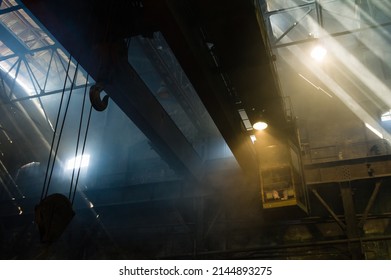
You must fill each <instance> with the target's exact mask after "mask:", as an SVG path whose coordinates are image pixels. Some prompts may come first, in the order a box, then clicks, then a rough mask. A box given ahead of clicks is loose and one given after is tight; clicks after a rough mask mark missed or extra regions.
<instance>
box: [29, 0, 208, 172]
mask: <svg viewBox="0 0 391 280" xmlns="http://www.w3.org/2000/svg"><path fill="white" fill-rule="evenodd" d="M50 2H51V1H46V0H42V1H24V4H25V5H26V6H27V8H28V9H29V10H30V11H31V12H32V13H33V14H34V15H35V16H36V17H37V18H38V19H39V20H40V21H41V22H42V23H43V24H44V25H45V26H46V28H47V29H48V30H49V31H50V32H51V33H52V34H53V35H54V37H56V39H57V40H58V41H59V42H60V43H61V44H62V45H63V46H64V48H65V49H66V50H67V51H68V52H69V53H70V54H71V55H72V56H73V57H74V58H75V59H76V60H77V61H78V62H79V63H80V65H82V66H83V68H84V69H85V70H86V71H87V72H88V73H89V74H90V76H92V77H93V78H94V79H95V80H96V81H100V82H102V81H103V82H104V84H105V88H104V90H105V92H106V93H107V94H108V95H109V96H110V98H111V99H112V100H113V101H114V102H115V103H116V104H117V105H118V106H119V107H120V109H121V110H122V111H123V112H124V113H125V114H127V115H128V117H129V118H130V119H131V120H132V121H133V122H134V123H135V124H136V125H137V126H138V127H139V129H140V130H141V131H143V133H144V134H145V135H146V136H147V137H148V138H149V139H150V140H151V141H152V142H153V143H154V146H155V147H157V152H158V153H159V154H160V155H161V156H162V158H163V159H164V160H166V161H167V162H168V163H169V164H170V165H171V166H172V167H173V168H174V169H176V170H178V171H180V172H181V173H184V174H187V175H190V176H191V177H193V178H196V179H198V178H200V177H201V175H202V162H201V159H200V158H199V156H198V154H197V153H196V152H195V150H194V149H193V147H192V146H191V144H190V143H189V142H188V140H187V139H186V137H185V136H184V135H183V134H182V133H181V131H180V130H179V129H178V127H177V126H176V125H175V123H174V122H173V121H172V119H171V118H170V117H169V115H168V114H167V112H166V111H165V110H164V109H163V107H162V106H161V105H160V103H159V102H158V101H157V100H156V99H155V98H154V96H153V95H152V93H151V92H150V90H149V89H148V87H147V86H146V85H145V83H144V82H143V81H142V79H141V78H140V77H139V75H138V74H137V72H136V71H135V70H134V69H133V68H132V67H131V65H129V63H128V61H127V55H126V53H125V54H124V55H123V56H119V55H118V52H122V51H123V50H122V49H121V47H122V46H121V45H120V43H121V42H123V40H121V38H118V37H115V36H117V35H118V36H120V35H122V34H118V32H120V30H118V28H119V26H116V25H115V24H114V23H113V24H112V25H110V27H111V29H109V30H108V31H107V28H104V26H102V25H103V24H104V22H102V21H101V18H99V13H101V12H107V11H103V10H97V11H95V12H96V14H94V13H92V12H91V11H93V10H94V8H96V9H101V8H103V7H101V6H98V7H88V6H80V7H78V5H76V2H77V1H73V2H72V3H70V2H69V1H60V2H58V3H55V4H53V3H50ZM121 3H122V2H121ZM122 4H124V3H122ZM96 5H99V3H96ZM113 5H114V4H113ZM111 8H112V9H114V7H111ZM88 12H90V14H89V15H90V18H89V17H88V16H86V13H88ZM116 12H118V13H125V12H126V11H123V10H121V9H119V10H116ZM121 15H122V14H121ZM87 18H89V20H90V21H88V19H87ZM113 20H114V21H115V20H117V19H113ZM69 22H72V26H70V24H68V23H69ZM95 23H96V24H95ZM100 24H102V25H100ZM108 26H109V23H107V26H106V27H108ZM115 28H117V29H115ZM75 30H77V31H75ZM107 34H109V35H108V36H106V35H107Z"/></svg>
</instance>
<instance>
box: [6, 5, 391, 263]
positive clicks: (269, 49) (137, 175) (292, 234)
mask: <svg viewBox="0 0 391 280" xmlns="http://www.w3.org/2000/svg"><path fill="white" fill-rule="evenodd" d="M0 4H1V5H0V23H1V24H0V34H1V37H0V70H1V71H0V74H1V76H0V81H1V83H0V97H1V98H0V160H1V161H0V163H1V165H0V175H1V176H0V179H1V181H0V185H1V191H0V199H1V205H0V217H1V220H0V242H1V244H0V246H1V247H0V248H1V250H0V252H1V253H0V256H1V258H3V259H140V258H141V259H164V258H169V259H173V258H175V259H193V258H194V259H208V258H214V259H215V258H224V259H251V258H256V259H389V258H391V253H390V252H391V251H390V250H391V247H390V245H391V243H390V241H389V240H390V238H391V224H390V217H391V216H390V214H391V209H390V208H391V205H390V203H389V202H388V201H389V200H390V199H389V198H390V196H391V193H390V191H389V189H388V184H389V175H390V174H391V170H390V169H391V162H390V156H389V155H390V146H389V141H390V139H391V138H390V136H389V133H390V128H391V126H390V124H389V122H387V120H389V119H391V118H390V108H391V104H390V103H391V101H390V100H391V99H390V87H391V84H390V83H391V76H390V75H389V73H390V69H391V53H390V51H389V48H388V47H387V46H388V44H389V41H390V28H391V27H390V25H391V5H390V4H389V3H388V2H387V1H382V0H373V1H370V0H360V1H358V0H349V1H341V0H309V1H305V0H289V1H288V0H275V1H266V0H259V1H242V0H237V1H234V0H232V1H221V0H215V1H207V0H197V1H196V0H188V1H157V0H144V1H136V0H133V1H131V0H127V1H125V0H122V1H112V2H111V3H108V2H101V1H75V0H74V1H46V0H34V1H29V0H26V1H19V0H3V1H0ZM315 48H317V49H316V50H317V51H316V52H314V49H315ZM95 85H99V86H102V88H103V92H102V93H101V97H103V96H104V95H108V96H109V101H108V106H107V108H105V109H103V110H101V111H97V110H95V109H93V107H92V106H91V103H90V99H89V98H88V95H89V93H90V91H91V90H90V89H91V88H93V86H95ZM99 93H100V92H99ZM260 116H261V117H264V118H265V119H266V120H267V121H268V125H269V126H268V128H267V129H266V130H265V131H262V132H257V131H256V130H255V129H253V127H252V125H253V124H254V121H255V119H256V118H257V117H260ZM72 158H73V161H72ZM75 159H76V160H75ZM77 159H79V160H77ZM275 163H277V165H278V168H277V169H276V167H275V165H273V164H275ZM287 168H288V169H287ZM276 170H279V172H282V170H290V171H288V173H289V178H291V179H292V180H293V181H294V183H295V184H294V185H295V189H294V191H292V193H293V194H294V199H293V198H292V196H291V192H288V191H287V192H285V193H284V194H282V192H281V193H280V195H281V197H278V195H277V196H275V193H272V192H271V191H268V190H267V187H268V186H269V185H271V184H269V183H268V180H269V179H270V178H271V177H272V176H274V175H273V174H275V173H276ZM273 172H274V173H273ZM268 184H269V185H268ZM296 186H298V187H300V189H299V188H296ZM53 193H60V194H63V195H65V196H66V197H68V198H69V201H70V202H71V203H72V207H73V210H74V213H75V216H74V217H73V218H72V220H71V222H70V223H69V224H68V225H67V226H66V228H65V229H64V232H63V233H62V234H61V236H60V237H59V239H56V240H55V241H52V242H43V240H42V235H41V236H40V232H39V229H38V226H37V224H39V222H38V221H37V210H35V209H36V208H35V207H36V205H38V204H39V203H40V202H42V201H43V199H44V198H46V197H47V196H48V195H50V194H53ZM288 195H289V196H288ZM276 199H278V201H276ZM41 233H42V232H41Z"/></svg>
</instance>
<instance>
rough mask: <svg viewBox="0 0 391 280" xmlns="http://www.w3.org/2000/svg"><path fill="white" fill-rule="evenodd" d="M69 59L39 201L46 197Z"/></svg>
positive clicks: (70, 58)
mask: <svg viewBox="0 0 391 280" xmlns="http://www.w3.org/2000/svg"><path fill="white" fill-rule="evenodd" d="M71 61H72V56H69V60H68V66H67V70H66V73H65V79H64V86H63V88H62V93H61V100H60V105H59V108H58V113H57V118H56V124H55V126H54V132H53V137H52V142H51V144H50V152H49V159H48V163H47V165H46V172H45V180H44V182H43V187H42V192H41V201H42V200H43V199H44V197H46V194H47V191H46V189H47V188H49V184H48V186H46V182H47V179H48V173H49V167H50V161H51V159H52V153H53V147H54V140H55V138H56V133H57V127H58V122H59V120H60V114H61V109H62V103H63V100H64V95H65V88H66V85H67V78H68V74H69V68H70V66H71ZM55 159H56V158H55V157H54V159H53V161H55Z"/></svg>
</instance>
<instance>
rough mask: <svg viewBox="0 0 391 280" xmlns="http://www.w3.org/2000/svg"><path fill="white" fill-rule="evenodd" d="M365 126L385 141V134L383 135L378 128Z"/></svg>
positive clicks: (366, 124) (367, 124)
mask: <svg viewBox="0 0 391 280" xmlns="http://www.w3.org/2000/svg"><path fill="white" fill-rule="evenodd" d="M365 126H366V127H367V128H368V129H369V130H370V131H372V132H373V133H375V134H376V135H377V136H378V137H379V138H381V139H383V138H384V137H383V134H381V133H380V132H379V131H378V130H377V129H376V128H374V127H373V126H371V125H370V124H369V123H365Z"/></svg>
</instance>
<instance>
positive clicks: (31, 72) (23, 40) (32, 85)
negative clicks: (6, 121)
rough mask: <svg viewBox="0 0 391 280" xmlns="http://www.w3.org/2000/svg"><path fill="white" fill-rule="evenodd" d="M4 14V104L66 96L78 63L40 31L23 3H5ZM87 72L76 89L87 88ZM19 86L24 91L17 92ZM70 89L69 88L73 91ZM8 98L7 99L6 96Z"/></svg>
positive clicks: (0, 61)
mask: <svg viewBox="0 0 391 280" xmlns="http://www.w3.org/2000/svg"><path fill="white" fill-rule="evenodd" d="M1 7H4V8H3V9H1V10H0V31H1V33H2V34H3V35H2V38H1V41H0V69H1V71H0V79H1V86H2V89H3V90H4V94H3V96H2V98H3V99H2V101H3V102H4V103H14V102H20V101H24V100H28V99H33V98H38V101H39V103H40V105H41V108H42V110H43V111H45V108H44V107H43V104H42V101H41V97H43V96H47V95H51V94H56V93H60V92H62V91H63V90H64V89H63V81H64V79H65V76H66V75H68V76H67V81H68V82H69V83H71V82H72V78H71V77H72V75H73V74H72V73H74V71H75V69H76V63H75V62H74V61H72V62H71V65H70V71H68V73H67V71H66V70H67V64H68V60H69V58H70V57H69V55H68V54H66V53H65V52H64V50H63V49H62V48H61V47H60V46H59V44H58V43H57V42H55V41H54V40H53V39H52V38H51V37H50V36H49V35H48V33H47V32H46V31H45V30H43V29H42V28H40V27H38V26H37V25H36V23H35V22H34V20H33V19H32V15H30V14H29V12H28V11H27V10H26V9H24V5H23V4H22V3H20V1H17V2H15V1H2V4H1ZM85 76H86V75H85V72H84V71H83V75H79V78H78V80H77V81H76V85H75V87H74V89H76V88H81V87H84V85H83V83H84V82H83V81H85ZM17 85H19V86H20V87H22V88H23V89H24V90H23V91H16V90H15V87H16V86H17ZM70 89H71V88H70V86H67V87H65V91H69V90H70ZM4 95H5V96H4Z"/></svg>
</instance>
